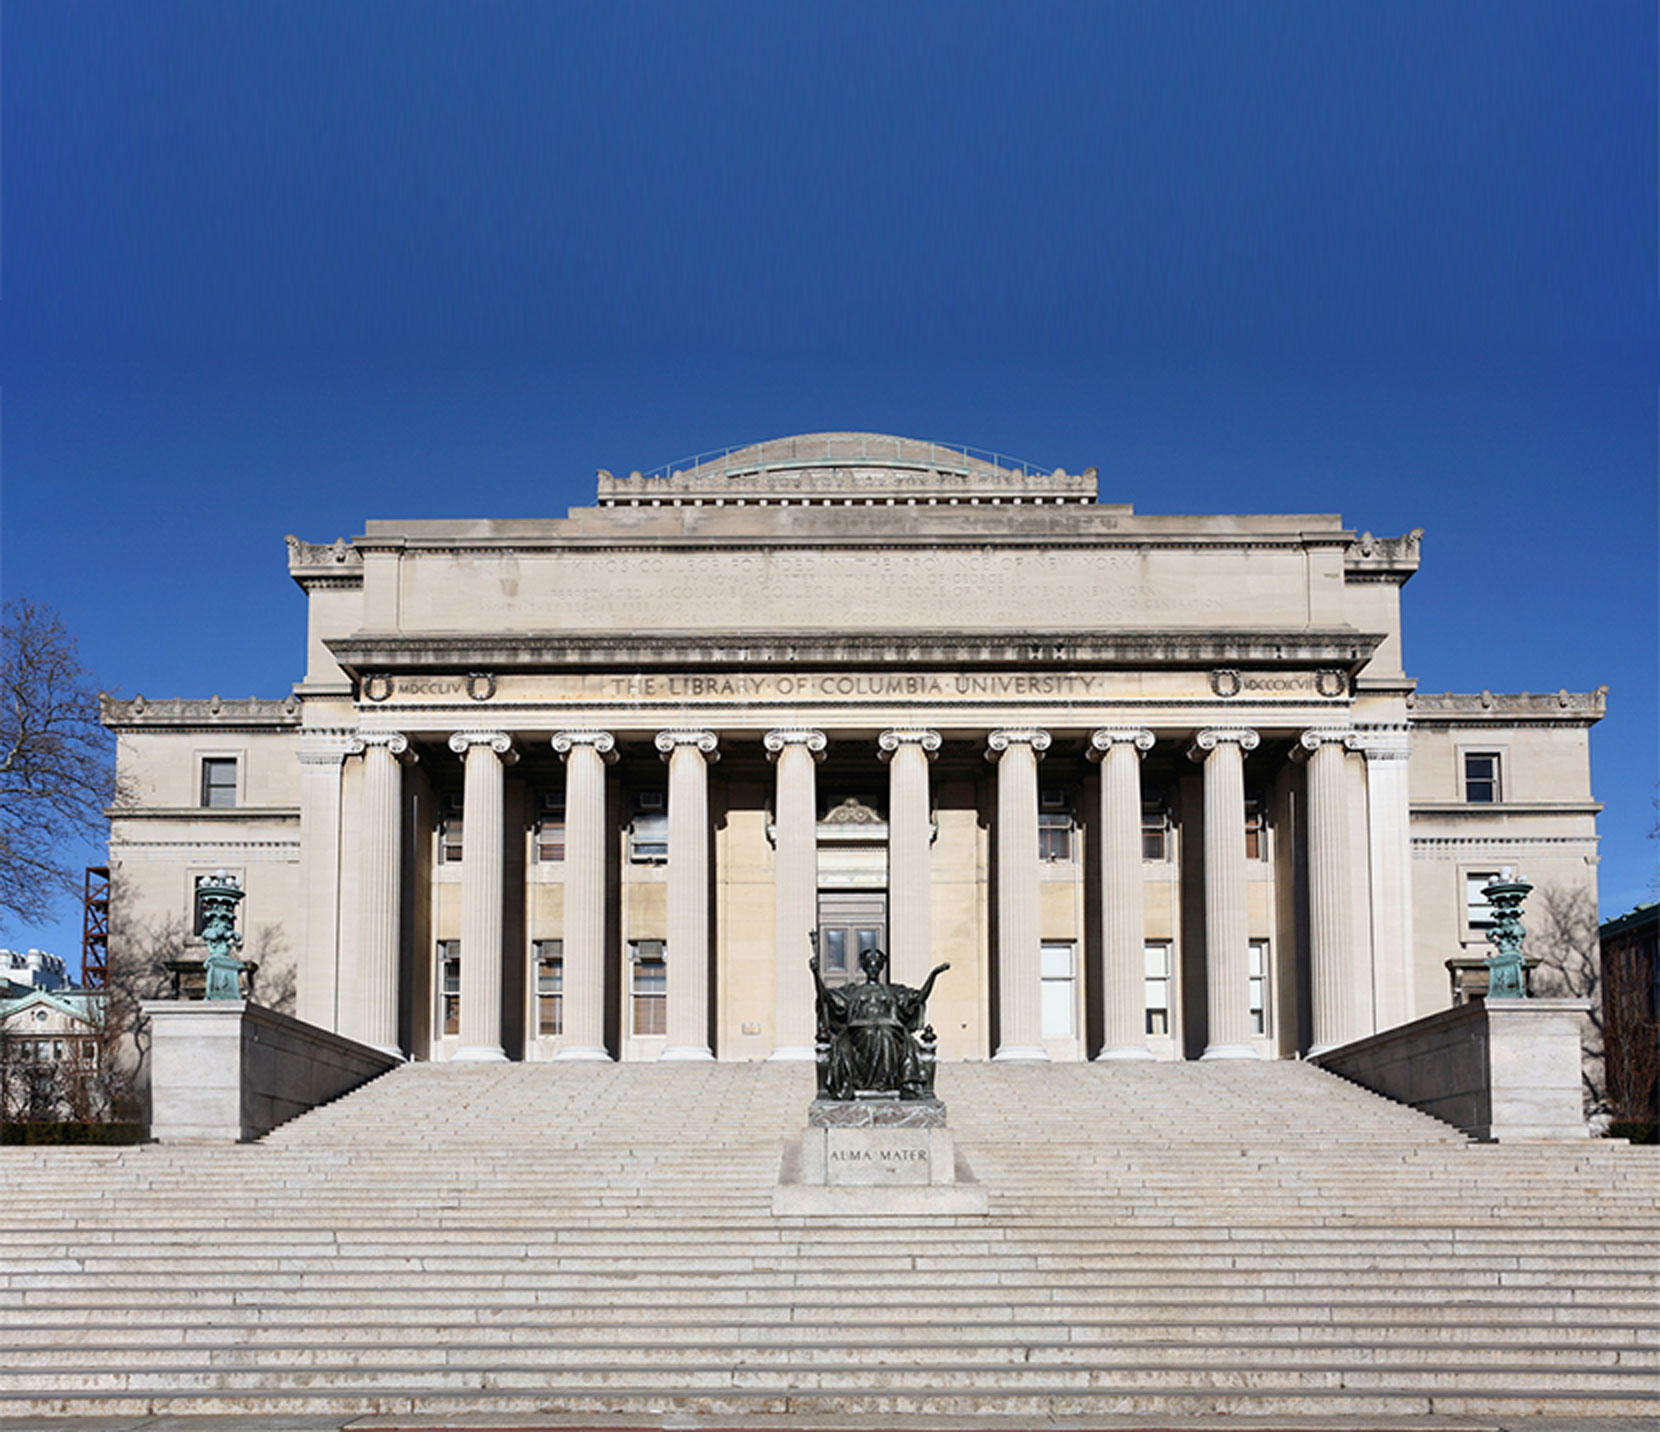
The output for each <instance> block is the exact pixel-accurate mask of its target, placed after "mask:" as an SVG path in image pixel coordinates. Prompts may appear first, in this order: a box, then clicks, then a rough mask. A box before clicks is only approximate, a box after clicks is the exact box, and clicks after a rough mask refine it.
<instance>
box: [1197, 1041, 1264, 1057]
mask: <svg viewBox="0 0 1660 1432" xmlns="http://www.w3.org/2000/svg"><path fill="white" fill-rule="evenodd" d="M1199 1057H1200V1058H1201V1059H1261V1058H1262V1056H1261V1055H1260V1054H1258V1053H1257V1052H1256V1050H1255V1049H1253V1048H1252V1047H1251V1046H1250V1045H1249V1044H1213V1045H1211V1046H1210V1048H1208V1049H1207V1050H1205V1052H1204V1053H1203V1054H1201V1055H1200V1056H1199Z"/></svg>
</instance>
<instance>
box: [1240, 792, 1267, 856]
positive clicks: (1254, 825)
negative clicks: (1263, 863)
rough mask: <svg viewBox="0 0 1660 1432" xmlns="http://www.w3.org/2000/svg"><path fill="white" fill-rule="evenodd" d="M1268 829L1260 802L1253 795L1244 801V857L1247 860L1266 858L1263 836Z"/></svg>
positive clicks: (1265, 844)
mask: <svg viewBox="0 0 1660 1432" xmlns="http://www.w3.org/2000/svg"><path fill="white" fill-rule="evenodd" d="M1267 831H1268V818H1267V816H1266V815H1265V814H1264V812H1263V806H1262V802H1261V801H1260V800H1258V799H1256V798H1255V797H1252V798H1250V799H1248V800H1247V801H1246V802H1245V858H1246V859H1247V860H1266V859H1267V858H1268V842H1267V840H1266V839H1265V838H1264V837H1265V836H1266V834H1267Z"/></svg>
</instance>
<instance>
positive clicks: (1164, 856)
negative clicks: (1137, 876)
mask: <svg viewBox="0 0 1660 1432" xmlns="http://www.w3.org/2000/svg"><path fill="white" fill-rule="evenodd" d="M1141 858H1142V859H1143V860H1168V859H1169V858H1170V816H1169V814H1168V813H1167V812H1166V811H1165V809H1164V807H1163V806H1162V805H1161V804H1159V803H1158V802H1156V801H1144V802H1143V803H1142V806H1141Z"/></svg>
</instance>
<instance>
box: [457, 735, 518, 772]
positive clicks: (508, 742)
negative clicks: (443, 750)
mask: <svg viewBox="0 0 1660 1432" xmlns="http://www.w3.org/2000/svg"><path fill="white" fill-rule="evenodd" d="M474 746H488V747H489V748H490V749H491V750H492V751H494V752H495V753H496V754H497V755H498V756H500V757H501V759H502V763H503V764H504V765H509V766H510V765H512V764H513V762H514V761H516V760H518V759H519V753H518V752H517V751H515V750H514V749H513V738H512V737H511V736H509V735H508V734H507V732H505V731H456V732H453V733H452V734H451V736H450V750H452V751H454V752H455V754H456V755H458V756H465V755H466V754H467V752H468V751H469V750H471V749H472V748H473V747H474Z"/></svg>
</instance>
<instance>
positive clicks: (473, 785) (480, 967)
mask: <svg viewBox="0 0 1660 1432" xmlns="http://www.w3.org/2000/svg"><path fill="white" fill-rule="evenodd" d="M450 750H452V751H454V752H455V753H456V754H457V755H458V756H460V757H462V759H463V760H464V761H465V762H466V773H465V776H464V778H463V784H462V793H461V1043H460V1045H459V1047H458V1048H457V1049H456V1051H455V1053H454V1055H453V1056H451V1057H452V1058H455V1059H475V1060H488V1059H505V1058H506V1057H507V1055H506V1053H505V1052H504V1051H503V1050H502V1045H501V960H502V948H501V932H502V908H501V904H502V818H503V817H502V768H503V765H504V764H506V763H511V762H512V761H516V760H517V759H518V757H517V756H516V755H515V754H514V751H513V742H512V740H511V739H510V738H509V737H508V735H507V734H506V732H503V731H457V732H456V733H455V734H454V735H453V736H451V737H450Z"/></svg>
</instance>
